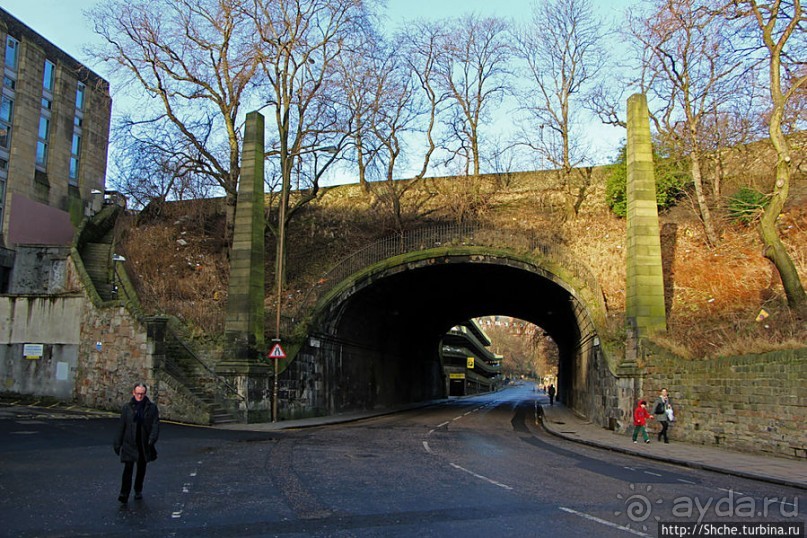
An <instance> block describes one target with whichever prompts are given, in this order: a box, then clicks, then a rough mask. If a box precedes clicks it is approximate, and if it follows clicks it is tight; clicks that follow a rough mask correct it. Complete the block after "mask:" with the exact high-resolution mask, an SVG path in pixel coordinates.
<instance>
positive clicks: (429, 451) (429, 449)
mask: <svg viewBox="0 0 807 538" xmlns="http://www.w3.org/2000/svg"><path fill="white" fill-rule="evenodd" d="M423 448H425V449H426V452H428V453H429V454H431V453H432V449H431V448H429V443H428V442H426V441H423Z"/></svg>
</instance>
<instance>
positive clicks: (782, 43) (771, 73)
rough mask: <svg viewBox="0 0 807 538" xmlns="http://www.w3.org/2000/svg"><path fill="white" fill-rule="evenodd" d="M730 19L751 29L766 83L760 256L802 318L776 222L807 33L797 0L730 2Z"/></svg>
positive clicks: (804, 83)
mask: <svg viewBox="0 0 807 538" xmlns="http://www.w3.org/2000/svg"><path fill="white" fill-rule="evenodd" d="M733 8H734V11H733V15H734V16H735V17H737V18H738V20H740V21H741V22H743V23H745V24H746V25H747V27H748V28H750V29H751V36H752V38H753V39H754V40H755V41H756V43H760V42H761V50H762V52H763V54H764V56H763V62H764V64H766V65H767V68H768V69H767V70H768V81H769V84H770V107H771V108H770V119H769V133H770V137H771V143H772V144H773V147H774V148H775V149H776V155H777V161H776V168H775V181H774V185H773V191H772V192H771V193H770V194H769V195H768V198H769V201H768V204H767V206H766V207H765V210H764V212H763V214H762V218H761V219H760V221H759V229H760V233H761V236H762V241H763V243H764V245H765V257H767V258H768V259H770V260H771V261H772V262H773V264H774V265H775V266H776V269H777V270H778V271H779V276H780V277H781V279H782V285H783V287H784V290H785V294H786V296H787V302H788V305H789V307H790V309H791V310H792V311H794V312H796V313H797V314H799V315H801V316H805V315H807V294H805V291H804V286H803V285H802V283H801V280H800V279H799V273H798V271H797V269H796V266H795V264H794V263H793V260H792V258H791V257H790V255H789V254H788V252H787V249H786V248H785V246H784V244H783V243H782V240H781V238H780V237H779V232H778V231H777V229H776V221H777V219H778V218H779V215H781V213H782V210H783V209H784V205H785V202H786V201H787V198H788V194H789V192H790V181H791V167H792V166H793V159H792V155H791V151H790V145H789V143H788V140H787V137H786V136H785V132H786V130H787V129H788V126H787V124H786V114H787V112H788V107H789V105H790V104H791V102H792V101H794V100H796V99H798V98H799V95H801V99H803V95H804V92H805V88H807V56H805V51H807V32H805V30H806V29H807V28H805V22H806V21H805V13H804V10H803V7H802V4H801V1H800V0H793V1H784V0H774V1H772V2H757V1H756V0H735V1H734V2H733Z"/></svg>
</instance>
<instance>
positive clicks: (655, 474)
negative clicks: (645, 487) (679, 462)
mask: <svg viewBox="0 0 807 538" xmlns="http://www.w3.org/2000/svg"><path fill="white" fill-rule="evenodd" d="M643 472H644V474H649V475H651V476H661V475H660V474H658V473H652V472H650V471H643Z"/></svg>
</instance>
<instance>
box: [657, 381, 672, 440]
mask: <svg viewBox="0 0 807 538" xmlns="http://www.w3.org/2000/svg"><path fill="white" fill-rule="evenodd" d="M671 409H672V403H671V402H670V397H669V396H668V395H667V389H661V392H660V393H659V397H658V398H656V403H655V404H653V414H654V415H655V416H656V422H658V423H659V424H660V425H661V430H660V431H659V432H658V440H659V443H660V442H661V440H662V439H664V442H665V443H669V442H670V438H669V436H668V434H667V430H668V429H669V427H670V420H671V417H670V414H671V412H670V414H668V410H671Z"/></svg>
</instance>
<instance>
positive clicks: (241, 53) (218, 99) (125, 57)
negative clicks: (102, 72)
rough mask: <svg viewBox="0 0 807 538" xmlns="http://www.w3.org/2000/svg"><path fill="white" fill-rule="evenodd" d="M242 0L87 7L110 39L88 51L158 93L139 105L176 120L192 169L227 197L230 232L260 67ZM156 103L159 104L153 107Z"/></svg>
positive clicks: (127, 1) (128, 1) (153, 115)
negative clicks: (247, 108) (243, 128)
mask: <svg viewBox="0 0 807 538" xmlns="http://www.w3.org/2000/svg"><path fill="white" fill-rule="evenodd" d="M240 4H241V0H111V1H108V2H104V3H99V4H98V5H97V6H96V7H95V8H93V9H92V10H90V11H89V12H88V15H89V17H90V18H91V19H92V21H93V23H94V25H95V31H96V32H97V33H98V34H99V35H100V36H101V37H103V38H104V41H105V43H104V45H102V46H101V47H99V48H98V49H96V50H91V51H89V53H90V54H91V55H93V56H94V57H95V58H97V59H99V60H102V61H104V62H107V63H110V64H112V65H113V66H114V68H115V69H116V70H117V71H118V72H120V73H122V74H123V75H124V76H125V77H126V78H128V79H129V80H130V81H131V82H132V83H133V84H134V85H135V86H136V87H139V88H140V89H141V90H142V91H143V92H145V94H146V95H147V96H148V97H150V98H152V99H150V100H146V101H143V100H141V101H140V102H139V103H138V106H139V107H140V108H139V109H138V110H137V113H138V114H140V115H142V116H143V117H144V118H150V119H152V120H154V121H156V122H160V121H165V122H168V123H170V124H172V125H173V126H174V127H175V129H176V131H177V132H178V133H180V134H181V136H182V138H184V140H185V141H186V142H187V144H188V145H190V146H192V147H193V148H194V150H195V153H196V155H197V158H196V160H195V162H193V163H188V165H189V166H190V167H191V169H192V170H193V173H195V174H198V175H200V176H206V177H210V178H213V179H214V180H215V181H216V182H217V183H218V184H219V185H220V186H221V188H222V189H223V190H224V192H225V194H226V198H227V223H228V225H227V226H226V231H225V240H226V241H227V243H228V244H229V243H230V242H231V239H232V226H233V222H234V215H235V203H236V193H237V191H236V189H237V185H238V177H239V173H240V169H239V159H240V147H239V146H240V134H239V130H238V121H239V119H240V118H239V110H240V104H241V103H242V101H243V100H244V99H245V97H246V92H247V90H248V88H249V86H250V84H251V82H252V80H253V77H254V75H255V73H256V62H255V55H254V54H253V45H252V41H253V36H252V32H251V31H250V29H249V24H246V23H247V22H248V21H247V20H245V17H244V13H243V11H242V10H241V9H240ZM152 103H153V104H154V105H153V108H151V105H152Z"/></svg>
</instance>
